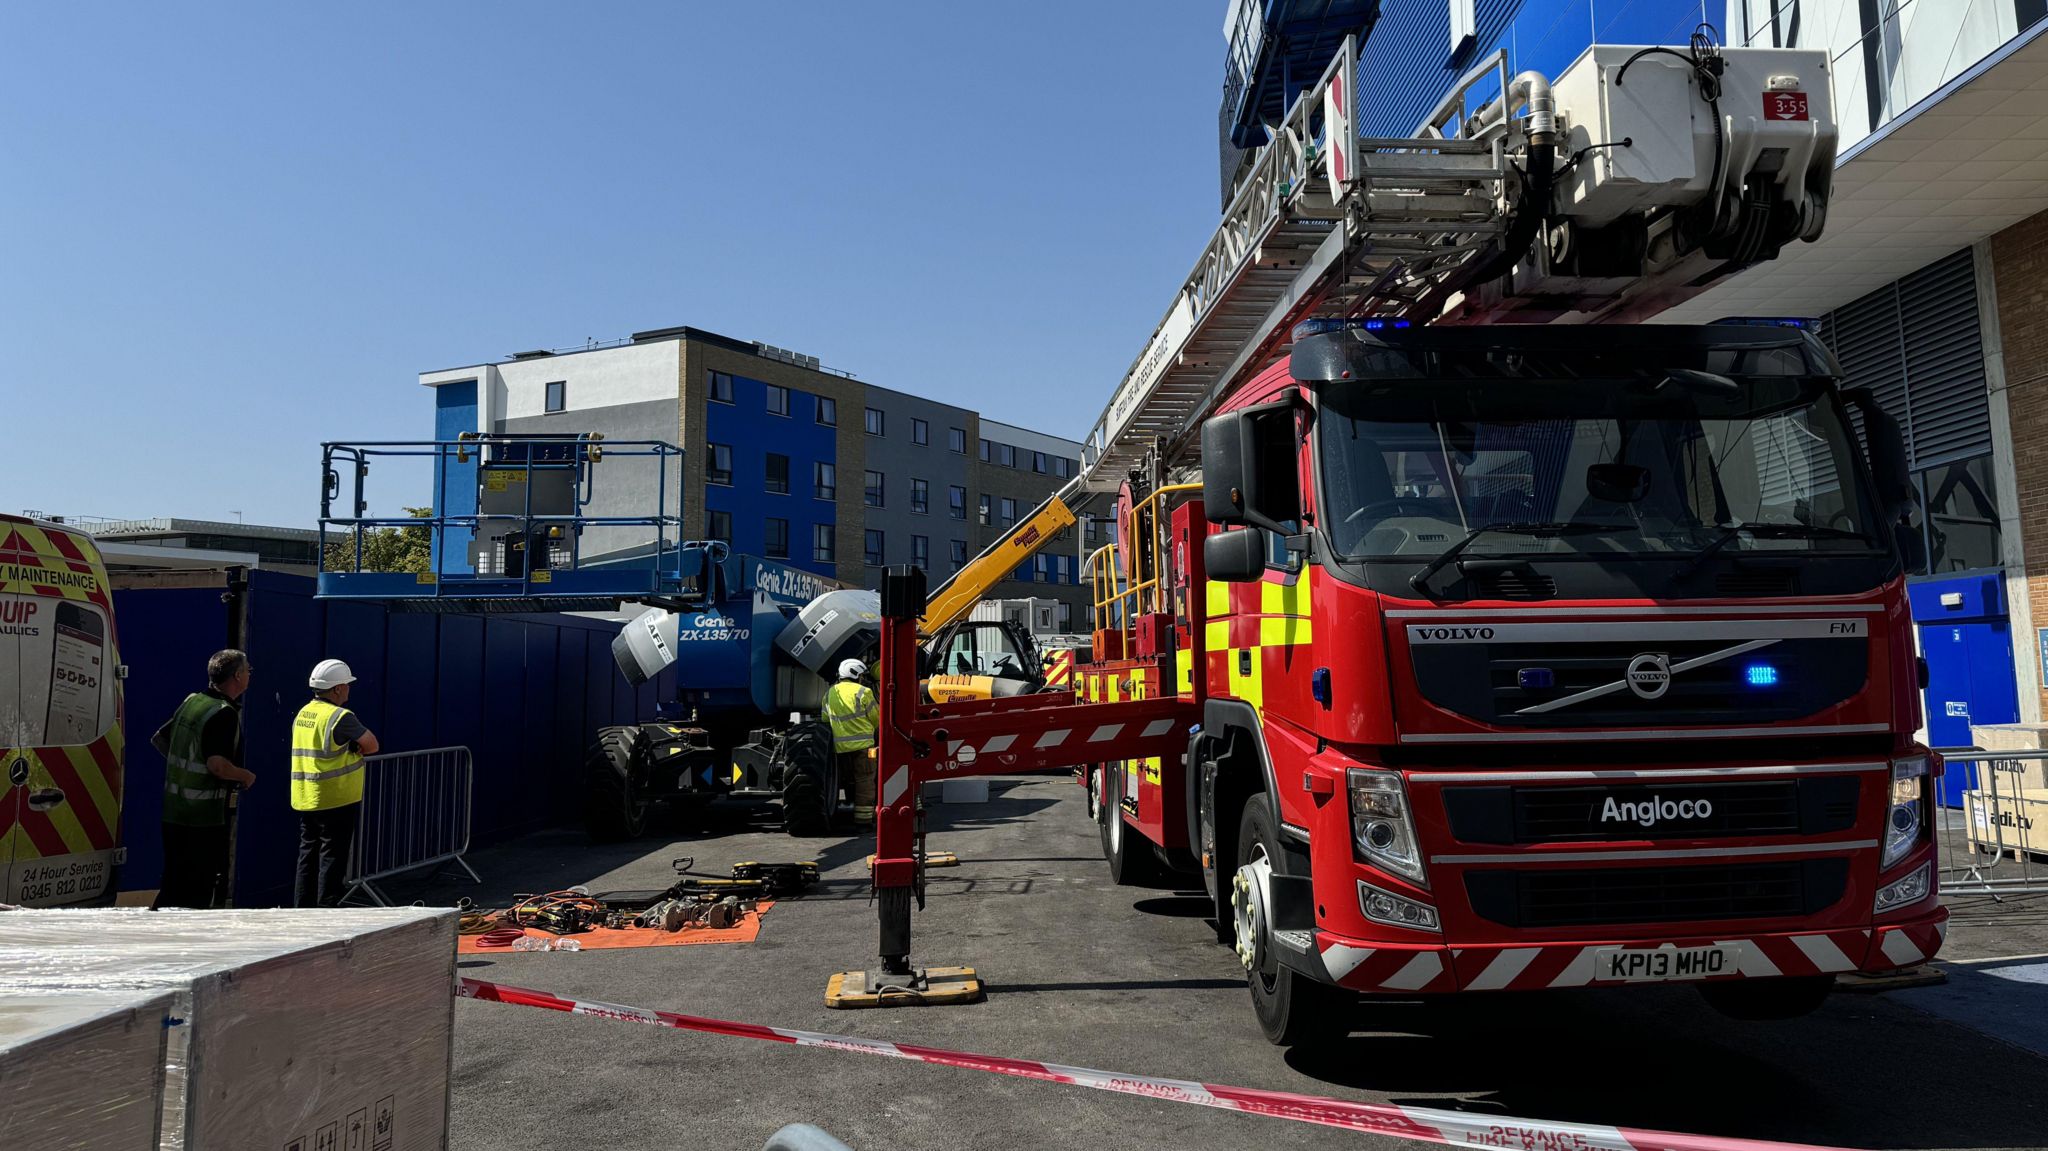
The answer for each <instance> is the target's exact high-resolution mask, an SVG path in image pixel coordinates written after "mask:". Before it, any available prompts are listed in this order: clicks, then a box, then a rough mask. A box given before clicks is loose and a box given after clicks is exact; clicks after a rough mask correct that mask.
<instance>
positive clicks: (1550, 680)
mask: <svg viewBox="0 0 2048 1151" xmlns="http://www.w3.org/2000/svg"><path fill="white" fill-rule="evenodd" d="M1556 682H1557V676H1556V675H1555V674H1553V673H1552V672H1551V670H1550V669H1549V668H1547V667H1525V668H1522V669H1521V670H1520V671H1517V672H1516V673H1515V686H1516V687H1519V688H1521V689H1522V690H1523V691H1530V690H1534V689H1539V688H1546V687H1550V686H1552V685H1553V684H1555V683H1556Z"/></svg>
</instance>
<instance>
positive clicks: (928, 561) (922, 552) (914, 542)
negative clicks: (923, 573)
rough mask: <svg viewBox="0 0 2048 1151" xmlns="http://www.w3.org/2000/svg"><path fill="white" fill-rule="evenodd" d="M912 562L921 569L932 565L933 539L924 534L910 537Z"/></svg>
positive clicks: (927, 568)
mask: <svg viewBox="0 0 2048 1151" xmlns="http://www.w3.org/2000/svg"><path fill="white" fill-rule="evenodd" d="M910 562H911V563H912V564H914V565H916V566H917V567H918V568H919V569H921V570H929V569H930V568H931V566H932V541H931V540H930V539H928V538H926V537H924V536H911V537H910Z"/></svg>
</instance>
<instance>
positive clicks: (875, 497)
mask: <svg viewBox="0 0 2048 1151" xmlns="http://www.w3.org/2000/svg"><path fill="white" fill-rule="evenodd" d="M860 498H861V502H862V503H864V504H866V505H867V506H869V507H871V508H879V507H882V506H883V504H882V473H880V472H869V473H868V476H867V487H866V488H865V489H864V490H862V492H861V495H860Z"/></svg>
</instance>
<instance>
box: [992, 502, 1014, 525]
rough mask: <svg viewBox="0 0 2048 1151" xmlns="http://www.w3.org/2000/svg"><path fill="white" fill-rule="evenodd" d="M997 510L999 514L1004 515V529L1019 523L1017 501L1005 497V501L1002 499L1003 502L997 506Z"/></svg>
mask: <svg viewBox="0 0 2048 1151" xmlns="http://www.w3.org/2000/svg"><path fill="white" fill-rule="evenodd" d="M996 509H997V511H999V512H1000V513H1001V515H1002V525H1003V526H1004V527H1009V526H1011V525H1012V524H1015V523H1016V522H1017V501H1016V500H1013V499H1011V498H1009V497H1008V496H1004V497H1003V499H1002V502H1000V503H998V504H997V505H996Z"/></svg>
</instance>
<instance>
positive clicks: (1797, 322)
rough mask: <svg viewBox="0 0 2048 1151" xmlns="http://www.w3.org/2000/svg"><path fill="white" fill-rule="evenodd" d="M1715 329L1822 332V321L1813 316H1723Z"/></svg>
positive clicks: (1715, 322)
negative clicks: (1786, 329) (1796, 329)
mask: <svg viewBox="0 0 2048 1151" xmlns="http://www.w3.org/2000/svg"><path fill="white" fill-rule="evenodd" d="M1714 326H1715V327H1735V328H1799V329H1801V330H1802V331H1808V332H1818V331H1820V321H1819V320H1817V319H1815V318H1813V317H1811V316H1723V317H1722V318H1721V319H1718V320H1715V321H1714Z"/></svg>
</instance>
